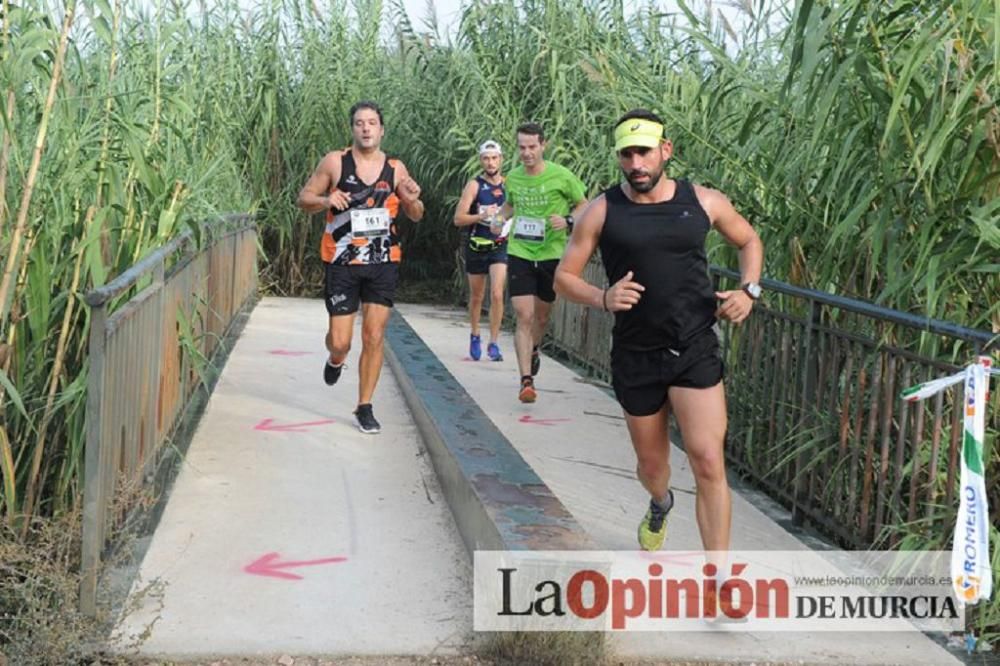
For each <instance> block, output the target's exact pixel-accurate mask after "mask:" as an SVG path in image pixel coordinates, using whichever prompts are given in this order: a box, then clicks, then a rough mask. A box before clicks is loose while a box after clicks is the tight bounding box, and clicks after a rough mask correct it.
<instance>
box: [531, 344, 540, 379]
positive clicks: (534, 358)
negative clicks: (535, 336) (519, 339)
mask: <svg viewBox="0 0 1000 666" xmlns="http://www.w3.org/2000/svg"><path fill="white" fill-rule="evenodd" d="M541 364H542V357H541V356H539V354H538V347H534V348H532V350H531V376H532V377H534V376H535V375H537V374H538V366H540V365H541Z"/></svg>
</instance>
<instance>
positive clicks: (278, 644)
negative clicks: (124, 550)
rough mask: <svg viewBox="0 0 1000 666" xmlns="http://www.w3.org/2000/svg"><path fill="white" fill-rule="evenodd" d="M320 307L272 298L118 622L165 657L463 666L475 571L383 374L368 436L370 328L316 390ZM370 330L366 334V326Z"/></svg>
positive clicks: (245, 343) (210, 417)
mask: <svg viewBox="0 0 1000 666" xmlns="http://www.w3.org/2000/svg"><path fill="white" fill-rule="evenodd" d="M325 320H326V315H325V311H324V309H323V304H322V302H321V301H318V300H302V299H270V298H267V299H264V300H263V301H262V302H261V303H260V304H259V305H258V306H257V308H256V309H255V310H254V312H253V314H252V316H251V318H250V320H249V323H248V325H247V327H246V329H245V331H244V333H243V335H242V337H241V338H240V340H239V341H238V342H237V344H236V347H235V349H234V351H233V353H232V355H231V356H230V358H229V360H228V362H227V364H226V367H225V370H224V372H223V374H222V376H221V378H220V380H219V383H218V385H217V387H216V389H215V392H214V394H213V395H212V397H211V400H210V402H209V405H208V408H207V410H206V413H205V415H204V417H203V419H202V421H201V423H200V425H199V427H198V430H197V433H196V435H195V438H194V440H193V441H192V444H191V447H190V450H189V452H188V455H187V458H186V460H185V462H184V465H183V469H182V471H181V473H180V475H179V476H178V478H177V480H176V482H175V484H174V487H173V490H172V492H171V495H170V499H169V502H168V504H167V506H166V508H165V510H164V514H163V517H162V520H161V522H160V524H159V527H158V528H157V530H156V533H155V535H154V536H153V539H152V542H151V544H150V547H149V549H148V551H147V553H146V556H145V559H144V561H143V562H142V565H141V570H140V578H139V580H137V581H136V582H135V584H134V586H133V590H132V594H131V596H130V600H129V606H130V607H131V610H130V611H129V612H128V613H127V615H126V617H125V618H124V619H123V620H122V622H121V623H120V626H119V628H118V632H117V634H118V636H119V640H120V645H127V644H131V643H136V642H139V643H141V646H140V652H141V654H143V655H149V656H158V657H164V658H188V657H211V656H216V657H222V656H251V655H276V656H280V655H282V654H298V655H323V656H335V655H398V654H404V655H405V654H422V655H427V654H435V653H445V654H446V653H454V652H455V651H458V650H464V648H465V645H466V643H465V641H466V639H467V638H468V636H469V632H470V631H471V624H472V611H471V599H470V598H469V596H470V594H471V592H470V590H471V583H470V580H469V578H470V570H471V568H470V565H469V563H468V558H467V556H466V554H465V551H464V549H463V547H462V544H461V541H460V539H459V537H458V535H457V533H456V530H455V527H454V523H453V521H452V517H451V513H450V511H449V508H448V506H447V504H446V503H445V501H444V500H443V498H442V496H441V492H440V488H439V486H438V482H437V479H436V478H435V475H434V472H433V470H432V469H431V468H430V466H429V464H428V462H427V460H426V456H425V453H424V451H423V448H422V446H421V444H420V441H419V436H418V434H417V431H416V428H415V426H414V424H413V421H412V419H411V418H410V415H409V413H408V412H407V410H406V407H405V406H404V404H403V401H402V399H401V396H400V394H399V389H398V387H397V385H396V383H395V381H394V378H393V376H392V373H391V372H389V370H388V368H386V369H384V371H383V373H382V377H381V381H380V382H379V386H378V389H377V392H376V396H375V400H374V405H375V414H376V417H377V418H378V419H379V420H380V421H381V423H382V428H383V431H382V433H381V434H379V435H375V436H372V435H364V434H362V433H360V432H359V431H358V430H357V428H356V427H355V425H354V422H353V417H352V415H351V412H352V410H353V408H354V406H355V403H356V401H357V382H358V379H357V377H358V375H357V360H358V353H359V351H360V326H359V327H358V329H357V330H356V334H355V345H354V350H353V351H352V352H351V355H350V357H349V359H348V364H349V366H350V367H349V368H348V370H347V371H345V373H344V375H343V376H342V378H341V380H340V382H339V383H338V384H337V385H336V386H335V387H333V388H330V387H327V386H326V385H325V384H323V382H322V379H321V377H320V372H321V369H322V364H323V362H324V358H325V351H324V350H323V335H324V333H325V330H326V329H325V326H326V324H325ZM359 324H360V318H359Z"/></svg>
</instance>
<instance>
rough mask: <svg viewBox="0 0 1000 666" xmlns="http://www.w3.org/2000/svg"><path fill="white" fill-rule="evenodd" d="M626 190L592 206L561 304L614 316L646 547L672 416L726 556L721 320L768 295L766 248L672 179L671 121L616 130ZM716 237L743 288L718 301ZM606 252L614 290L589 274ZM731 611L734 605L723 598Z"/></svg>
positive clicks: (664, 501) (654, 533)
mask: <svg viewBox="0 0 1000 666" xmlns="http://www.w3.org/2000/svg"><path fill="white" fill-rule="evenodd" d="M615 151H616V152H617V157H618V163H619V166H620V167H621V169H622V173H623V175H624V177H625V181H624V182H623V183H622V184H620V185H616V186H614V187H612V188H610V189H608V190H607V191H605V192H604V193H603V194H602V195H601V196H599V197H598V198H597V199H595V200H594V202H593V203H592V204H591V205H590V206H589V207H588V208H587V210H586V211H585V212H584V213H583V215H582V216H581V217H580V219H579V220H577V223H576V229H575V231H574V233H573V235H572V236H571V237H570V242H569V245H568V246H567V248H566V252H565V254H564V255H563V258H562V261H561V263H560V264H559V268H558V269H557V270H556V283H555V286H556V291H557V292H558V293H559V294H561V295H562V296H563V297H565V298H567V299H569V300H571V301H575V302H577V303H583V304H585V305H589V306H591V307H594V308H599V309H602V310H605V311H607V312H612V313H614V317H615V327H614V333H613V335H612V351H611V374H612V385H613V387H614V390H615V395H616V397H617V398H618V401H619V402H620V403H621V405H622V408H623V409H624V411H625V421H626V423H627V424H628V430H629V435H630V436H631V438H632V445H633V447H634V449H635V453H636V458H637V459H638V466H637V469H636V472H637V475H638V477H639V481H640V482H642V485H643V486H644V487H645V488H646V490H647V491H648V492H649V494H650V496H651V499H650V504H649V508H648V510H647V511H646V514H645V516H644V517H643V519H642V521H641V522H640V524H639V533H638V538H639V545H640V547H642V548H643V549H645V550H656V549H658V548H660V546H661V545H662V544H663V540H664V537H665V536H666V517H667V512H668V511H670V509H671V507H672V506H673V493H672V492H671V490H670V458H669V456H670V441H669V439H668V432H669V429H668V424H669V415H670V410H671V409H672V410H673V412H674V415H675V416H676V418H677V423H678V425H679V426H680V431H681V436H682V438H683V440H684V451H685V453H686V454H687V456H688V460H689V461H690V463H691V470H692V472H693V473H694V477H695V481H696V485H697V488H696V494H695V504H696V509H697V510H696V514H695V515H696V518H697V520H698V528H699V530H700V532H701V539H702V543H703V544H704V547H705V550H706V551H726V550H728V549H729V529H730V514H731V508H730V507H731V501H730V492H729V485H728V482H727V481H726V468H725V463H724V460H723V440H724V438H725V434H726V398H725V393H724V389H723V382H722V375H723V367H722V361H721V359H720V357H719V344H718V338H717V337H716V334H715V331H714V329H713V326H714V325H715V323H716V318H720V319H725V320H728V321H731V322H733V323H735V324H739V323H740V322H742V321H743V320H744V319H746V317H747V316H748V315H749V314H750V310H751V309H752V307H753V303H754V301H755V300H756V299H757V298H759V296H760V287H759V286H758V285H757V282H758V280H759V279H760V273H761V268H762V265H763V257H764V250H763V245H762V244H761V242H760V239H759V238H758V236H757V233H756V232H755V231H754V230H753V228H752V227H751V226H750V224H749V223H747V221H746V220H745V219H744V218H743V216H742V215H740V214H739V213H738V212H736V209H735V208H733V205H732V204H731V203H730V202H729V199H727V198H726V196H725V195H724V194H722V193H721V192H717V191H715V190H711V189H708V188H705V187H700V186H698V185H692V184H691V183H689V182H687V181H684V180H675V179H670V178H666V177H665V176H664V164H665V163H666V161H667V160H669V159H670V156H671V154H672V153H673V146H672V144H671V143H670V141H668V140H666V139H664V136H663V121H662V120H660V118H658V117H657V116H656V115H655V114H653V113H651V112H649V111H646V110H644V109H637V110H635V111H630V112H629V113H627V114H625V115H624V116H623V117H622V118H621V119H619V121H618V123H616V125H615ZM713 228H714V229H715V230H716V231H718V232H719V233H720V234H722V237H723V238H724V239H725V240H726V241H728V242H729V243H730V244H732V245H734V246H735V247H737V248H739V258H740V272H741V275H742V282H743V285H744V286H743V289H739V290H735V291H724V292H715V291H714V290H713V289H712V284H711V282H710V281H709V277H708V262H707V259H706V257H705V237H706V235H707V234H708V232H709V231H710V230H711V229H713ZM598 248H600V251H601V259H602V261H603V262H604V268H605V271H606V273H607V278H608V284H609V285H611V286H610V287H609V288H607V289H602V288H599V287H595V286H593V285H590V284H588V283H587V282H586V281H584V280H583V278H582V277H581V276H582V274H583V269H584V267H585V266H586V264H587V262H588V261H589V260H590V257H591V255H593V253H594V251H596V250H597V249H598ZM722 601H723V603H726V600H725V599H723V600H722Z"/></svg>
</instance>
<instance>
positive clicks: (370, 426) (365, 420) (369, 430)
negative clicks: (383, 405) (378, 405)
mask: <svg viewBox="0 0 1000 666" xmlns="http://www.w3.org/2000/svg"><path fill="white" fill-rule="evenodd" d="M354 418H355V419H356V420H357V422H358V430H360V431H361V432H363V433H365V434H367V435H374V434H375V433H377V432H379V431H380V430H381V429H382V426H380V425H379V424H378V421H376V420H375V414H373V413H372V406H371V404H370V403H366V404H364V405H358V408H357V409H355V410H354Z"/></svg>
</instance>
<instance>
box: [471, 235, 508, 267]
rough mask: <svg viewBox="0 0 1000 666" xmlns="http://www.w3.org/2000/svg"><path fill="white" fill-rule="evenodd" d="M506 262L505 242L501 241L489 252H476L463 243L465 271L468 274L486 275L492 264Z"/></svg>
mask: <svg viewBox="0 0 1000 666" xmlns="http://www.w3.org/2000/svg"><path fill="white" fill-rule="evenodd" d="M506 263H507V243H506V242H503V243H501V244H500V245H499V246H497V247H495V248H493V249H492V250H490V251H489V252H476V251H475V250H473V249H472V248H471V247H469V244H468V243H466V245H465V272H466V273H468V274H469V275H488V274H489V272H490V266H492V265H493V264H506Z"/></svg>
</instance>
